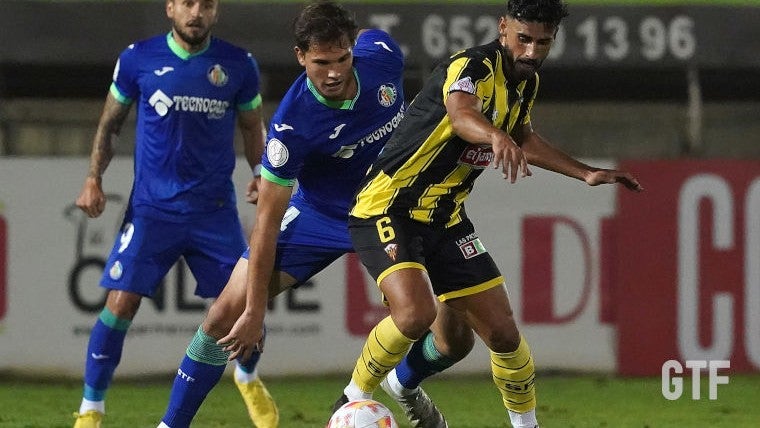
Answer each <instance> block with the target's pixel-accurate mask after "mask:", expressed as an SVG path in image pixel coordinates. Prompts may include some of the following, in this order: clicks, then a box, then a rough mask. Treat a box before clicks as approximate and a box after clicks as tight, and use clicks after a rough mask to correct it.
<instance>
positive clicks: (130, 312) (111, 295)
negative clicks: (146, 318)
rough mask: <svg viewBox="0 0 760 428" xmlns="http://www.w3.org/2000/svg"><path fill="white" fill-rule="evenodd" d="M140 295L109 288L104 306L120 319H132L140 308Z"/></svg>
mask: <svg viewBox="0 0 760 428" xmlns="http://www.w3.org/2000/svg"><path fill="white" fill-rule="evenodd" d="M141 301H142V296H141V295H139V294H136V293H130V292H126V291H121V290H111V291H109V292H108V297H107V299H106V307H107V308H108V310H109V311H111V313H112V314H113V315H114V316H115V317H117V318H119V319H122V320H130V321H131V320H132V319H134V317H135V314H137V310H138V309H140V302H141Z"/></svg>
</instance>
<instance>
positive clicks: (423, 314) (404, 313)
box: [391, 305, 436, 340]
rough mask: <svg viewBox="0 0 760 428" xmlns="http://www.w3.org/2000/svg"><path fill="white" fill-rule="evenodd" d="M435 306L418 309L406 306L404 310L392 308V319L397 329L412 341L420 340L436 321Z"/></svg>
mask: <svg viewBox="0 0 760 428" xmlns="http://www.w3.org/2000/svg"><path fill="white" fill-rule="evenodd" d="M435 314H436V313H435V306H432V307H425V306H423V307H419V308H418V307H416V306H412V305H409V306H406V307H403V308H392V309H391V317H392V318H393V322H394V324H396V327H397V328H398V329H399V331H401V333H403V334H404V336H406V337H408V338H410V339H415V340H416V339H419V338H420V337H422V335H423V334H425V332H427V331H428V329H429V328H430V326H431V325H432V324H433V321H435Z"/></svg>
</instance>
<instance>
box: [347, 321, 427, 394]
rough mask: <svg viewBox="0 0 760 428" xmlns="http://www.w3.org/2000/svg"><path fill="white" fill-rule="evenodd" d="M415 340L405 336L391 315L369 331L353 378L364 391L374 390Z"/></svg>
mask: <svg viewBox="0 0 760 428" xmlns="http://www.w3.org/2000/svg"><path fill="white" fill-rule="evenodd" d="M412 343H414V340H412V339H409V338H408V337H406V336H404V335H403V334H402V333H401V331H400V330H399V329H398V327H396V324H394V323H393V320H392V319H391V317H386V318H384V319H383V320H382V321H380V322H379V323H378V324H377V325H376V326H375V328H373V329H372V331H370V332H369V336H368V337H367V341H366V342H365V343H364V348H362V354H361V355H360V356H359V359H358V360H357V361H356V366H355V367H354V374H353V376H352V377H351V379H352V380H353V381H354V383H355V384H356V385H357V386H358V387H359V388H360V389H361V390H362V391H364V392H373V391H374V390H375V389H376V388H377V386H378V385H380V382H381V381H382V380H383V378H384V377H385V375H387V374H388V372H389V371H391V369H393V368H394V367H396V364H398V363H399V361H401V359H402V358H404V355H406V353H407V351H409V348H411V346H412Z"/></svg>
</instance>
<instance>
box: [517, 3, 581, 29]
mask: <svg viewBox="0 0 760 428" xmlns="http://www.w3.org/2000/svg"><path fill="white" fill-rule="evenodd" d="M507 15H509V16H511V17H512V18H515V19H518V20H520V21H527V22H541V23H544V24H549V25H552V26H554V27H557V26H559V24H560V22H562V19H563V18H564V17H566V16H567V15H568V12H567V4H565V3H563V2H562V0H509V1H508V2H507Z"/></svg>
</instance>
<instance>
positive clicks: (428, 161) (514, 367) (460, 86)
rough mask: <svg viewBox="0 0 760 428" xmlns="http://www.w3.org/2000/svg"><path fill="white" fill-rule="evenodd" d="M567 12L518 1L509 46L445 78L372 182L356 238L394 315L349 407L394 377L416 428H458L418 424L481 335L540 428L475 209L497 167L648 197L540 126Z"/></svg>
mask: <svg viewBox="0 0 760 428" xmlns="http://www.w3.org/2000/svg"><path fill="white" fill-rule="evenodd" d="M565 16H567V6H566V5H565V4H564V3H562V1H561V0H509V2H508V4H507V11H506V14H505V15H504V16H503V17H501V18H500V20H499V38H498V39H497V40H495V41H493V42H492V43H489V44H486V45H482V46H477V47H473V48H470V49H466V50H464V51H461V52H458V53H456V54H454V55H452V56H451V58H450V59H449V60H448V61H446V62H445V63H443V64H441V65H439V66H438V67H437V68H436V69H435V70H434V71H433V73H432V75H431V77H430V78H429V80H428V81H427V82H426V83H425V85H424V87H423V89H422V91H421V92H420V93H419V94H418V95H417V96H416V98H415V99H414V101H413V102H412V103H411V105H410V106H409V108H408V109H407V112H406V115H405V117H404V119H403V120H402V121H401V123H400V125H399V127H398V129H397V130H396V131H395V133H394V134H393V136H392V137H391V139H390V140H389V142H388V143H387V144H386V146H385V148H384V149H383V151H382V153H381V154H380V155H379V157H378V159H377V160H376V161H375V163H374V164H373V166H372V168H371V169H370V170H369V172H368V174H367V176H366V178H365V179H364V181H363V183H362V184H361V185H360V187H359V191H358V193H357V195H356V198H355V201H354V205H353V207H352V209H351V212H350V220H349V227H350V232H351V239H352V242H353V244H354V249H355V250H356V252H357V253H358V254H359V255H360V257H361V259H362V262H363V263H364V265H365V266H366V267H367V269H368V271H369V272H370V273H371V274H372V275H373V277H374V278H375V279H376V280H377V283H378V284H379V286H380V289H381V290H382V292H383V295H384V296H385V298H386V299H387V302H388V305H389V307H390V311H391V314H390V316H389V317H387V318H386V319H384V320H382V321H380V323H378V324H377V326H376V327H375V328H374V329H373V330H372V331H371V332H370V334H369V337H368V339H367V341H366V343H365V345H364V348H363V350H362V353H361V355H360V357H359V359H358V361H357V363H356V366H355V369H354V372H353V375H352V379H351V382H350V383H349V384H348V386H346V388H345V389H344V396H343V397H341V399H340V400H339V401H338V403H340V402H341V401H344V400H346V399H348V400H354V399H359V398H368V397H371V395H372V392H373V391H374V390H375V389H376V388H377V386H378V385H379V384H380V383H381V382H382V386H383V389H385V390H386V391H387V392H389V394H390V395H391V396H392V397H393V398H395V399H396V401H398V402H399V404H401V405H402V407H404V410H405V411H406V413H407V415H408V416H410V418H411V419H413V421H412V422H413V426H420V427H445V426H447V425H446V422H445V421H444V420H442V418H441V419H438V420H424V417H423V418H417V419H415V417H413V416H414V415H416V414H419V413H420V409H419V408H415V400H417V398H418V396H419V395H420V390H419V388H418V385H419V382H421V381H422V379H423V378H424V377H426V376H429V375H431V374H433V373H435V372H436V371H440V370H442V369H444V368H446V367H448V366H450V365H451V364H453V363H454V362H456V361H457V360H459V359H461V358H463V357H464V356H465V355H466V354H467V353H468V352H469V350H470V349H471V347H472V343H473V339H472V332H471V331H472V330H474V331H475V333H477V334H478V336H480V338H481V339H482V340H483V342H484V343H485V344H486V346H487V347H488V348H489V350H490V355H491V369H492V373H493V379H494V382H495V383H496V385H497V387H498V389H499V390H500V392H501V395H502V398H503V401H504V405H505V407H506V408H507V410H508V414H509V417H510V421H511V423H512V425H513V426H514V427H536V426H538V422H537V420H536V415H535V407H536V399H535V391H534V387H533V384H534V365H533V359H532V357H531V353H530V349H529V347H528V343H527V341H526V340H525V338H524V337H522V335H521V334H520V332H519V330H518V328H517V326H516V324H515V320H514V318H513V315H512V310H511V308H510V303H509V299H508V295H507V291H506V287H505V284H504V278H503V277H502V275H501V273H500V272H499V270H498V268H497V267H496V265H495V263H494V261H493V259H492V258H491V256H490V255H489V253H488V252H487V251H486V249H485V247H484V246H483V244H482V243H481V240H480V238H479V237H478V234H477V232H476V231H475V228H474V226H473V225H472V223H471V222H470V220H469V219H468V217H467V214H466V212H465V209H464V201H465V200H466V199H467V196H468V195H469V193H470V191H471V190H472V188H473V185H474V182H475V179H476V178H477V177H478V176H479V175H480V174H481V173H482V172H483V170H484V169H485V168H486V167H487V166H489V165H493V166H494V167H495V168H500V169H501V171H502V173H503V175H504V178H506V179H509V181H510V182H512V183H514V182H516V181H517V179H518V178H521V177H527V176H529V175H530V174H531V173H530V170H529V168H528V164H530V165H535V166H537V167H541V168H545V169H548V170H551V171H554V172H557V173H560V174H564V175H566V176H568V177H573V178H576V179H579V180H584V181H585V182H586V183H587V184H588V185H591V186H595V185H599V184H603V183H621V184H623V185H624V186H626V187H627V188H628V189H631V190H635V191H640V190H642V188H641V186H640V185H639V183H638V181H637V180H636V179H635V178H634V177H633V176H632V175H631V174H629V173H626V172H621V171H615V170H605V169H599V168H594V167H591V166H589V165H586V164H584V163H582V162H579V161H577V160H575V159H574V158H572V157H570V156H569V155H567V154H565V153H564V152H562V151H560V150H559V149H557V148H555V147H553V146H552V145H551V144H549V142H548V141H546V140H545V139H544V138H542V137H541V136H540V135H539V134H537V133H536V132H535V131H534V130H533V127H532V124H531V114H530V113H531V108H532V106H533V103H534V101H535V99H536V94H537V91H538V87H539V78H538V74H537V70H538V68H539V67H540V66H541V63H542V62H543V61H544V59H545V58H546V57H547V55H548V54H549V49H550V48H551V45H552V42H553V41H554V37H555V35H556V33H557V29H558V28H559V25H560V22H561V21H562V19H563V18H564V17H565ZM437 301H439V302H442V304H440V305H438V304H437ZM437 308H438V309H437ZM436 316H437V318H436ZM434 321H435V322H434ZM462 332H465V333H462ZM415 342H416V343H415ZM413 345H414V346H413ZM410 348H411V351H410ZM407 352H409V354H408V355H407V356H406V358H404V356H405V355H406V354H407ZM402 358H403V359H404V361H401V360H402ZM399 362H401V364H399ZM397 364H398V367H397V368H396V369H395V370H392V369H393V368H394V367H395V366H397ZM386 376H387V377H386ZM428 402H429V401H428ZM338 403H336V404H338ZM423 413H424V412H423Z"/></svg>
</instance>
